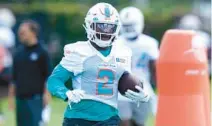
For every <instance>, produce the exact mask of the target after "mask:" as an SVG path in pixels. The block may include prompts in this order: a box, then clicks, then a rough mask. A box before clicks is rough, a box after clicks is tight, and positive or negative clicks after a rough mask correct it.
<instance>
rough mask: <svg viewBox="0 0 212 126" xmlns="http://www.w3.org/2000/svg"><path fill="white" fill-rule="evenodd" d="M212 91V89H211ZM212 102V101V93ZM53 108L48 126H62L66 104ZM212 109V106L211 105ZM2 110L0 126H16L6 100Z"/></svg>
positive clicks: (151, 125)
mask: <svg viewBox="0 0 212 126" xmlns="http://www.w3.org/2000/svg"><path fill="white" fill-rule="evenodd" d="M211 84H212V82H211ZM211 91H212V87H211ZM211 101H212V92H211ZM51 106H52V114H51V121H50V123H49V125H48V126H61V124H62V119H63V112H64V109H65V106H66V103H65V102H63V101H61V100H58V99H53V100H52V102H51ZM211 107H212V104H211ZM2 108H3V111H4V114H5V119H6V120H5V123H4V125H0V126H15V115H14V111H9V110H8V104H7V100H6V99H5V100H3V105H2ZM154 123H155V122H154V118H153V117H150V118H149V119H148V121H147V126H154Z"/></svg>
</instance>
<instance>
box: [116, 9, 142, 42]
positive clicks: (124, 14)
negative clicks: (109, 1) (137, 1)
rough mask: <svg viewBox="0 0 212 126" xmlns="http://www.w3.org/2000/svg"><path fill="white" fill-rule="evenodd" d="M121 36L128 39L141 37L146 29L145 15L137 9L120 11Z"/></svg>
mask: <svg viewBox="0 0 212 126" xmlns="http://www.w3.org/2000/svg"><path fill="white" fill-rule="evenodd" d="M120 18H121V23H122V28H121V34H122V35H123V36H124V37H126V38H129V39H130V38H134V37H136V36H138V35H140V34H141V33H142V32H143V29H144V15H143V13H142V12H141V11H140V10H139V9H137V8H135V7H126V8H124V9H122V10H121V11H120Z"/></svg>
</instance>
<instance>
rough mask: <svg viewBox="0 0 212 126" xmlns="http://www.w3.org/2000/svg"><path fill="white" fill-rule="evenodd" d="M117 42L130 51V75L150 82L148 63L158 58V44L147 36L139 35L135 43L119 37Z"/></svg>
mask: <svg viewBox="0 0 212 126" xmlns="http://www.w3.org/2000/svg"><path fill="white" fill-rule="evenodd" d="M118 42H120V43H123V44H124V45H126V46H127V47H129V48H131V50H132V66H131V68H132V73H133V74H135V75H136V76H137V77H138V78H140V79H145V80H146V81H150V74H151V73H150V69H149V61H150V60H156V59H157V58H158V56H159V49H158V42H157V40H155V39H154V38H152V37H150V36H147V35H144V34H142V35H140V36H139V37H138V39H137V40H135V41H128V40H126V39H124V38H123V37H120V39H119V40H118Z"/></svg>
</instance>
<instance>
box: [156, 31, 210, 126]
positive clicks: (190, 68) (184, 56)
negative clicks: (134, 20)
mask: <svg viewBox="0 0 212 126" xmlns="http://www.w3.org/2000/svg"><path fill="white" fill-rule="evenodd" d="M201 43H202V42H201V39H200V38H199V37H198V36H196V34H195V32H194V31H185V30H168V31H167V32H166V33H165V35H164V36H163V40H162V44H161V47H160V57H159V59H158V62H157V80H158V93H159V94H158V96H159V103H158V112H157V116H156V126H210V98H209V97H210V89H209V77H208V69H207V58H206V53H205V49H204V47H203V46H202V45H201Z"/></svg>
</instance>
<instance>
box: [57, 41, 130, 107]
mask: <svg viewBox="0 0 212 126" xmlns="http://www.w3.org/2000/svg"><path fill="white" fill-rule="evenodd" d="M64 55H65V56H64V57H63V59H62V61H61V62H60V64H61V65H62V66H63V67H64V68H65V69H67V70H68V71H70V72H72V73H73V74H74V76H73V77H72V83H73V88H74V89H81V90H84V91H85V94H86V97H85V99H92V100H97V101H100V102H103V103H106V104H108V105H111V106H113V107H115V108H117V98H118V82H119V79H120V78H121V76H122V74H123V73H124V72H125V71H129V72H130V69H131V56H132V53H131V50H130V49H129V48H128V47H126V46H121V45H119V46H117V45H116V44H114V45H113V47H112V49H111V52H110V54H109V55H108V56H107V57H104V56H103V55H102V54H101V53H100V52H99V51H97V50H96V49H95V48H94V47H93V46H92V45H91V44H90V42H77V43H74V44H68V45H66V46H65V48H64Z"/></svg>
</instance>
